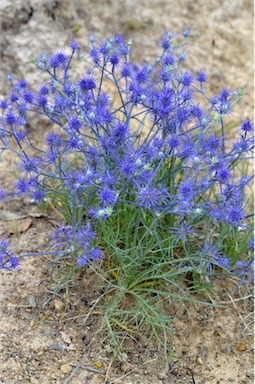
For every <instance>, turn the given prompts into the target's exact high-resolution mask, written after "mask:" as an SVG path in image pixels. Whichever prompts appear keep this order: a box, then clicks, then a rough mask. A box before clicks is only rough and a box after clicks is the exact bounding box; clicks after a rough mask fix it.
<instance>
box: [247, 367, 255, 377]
mask: <svg viewBox="0 0 255 384" xmlns="http://www.w3.org/2000/svg"><path fill="white" fill-rule="evenodd" d="M246 376H247V377H249V378H251V379H254V370H253V369H247V371H246Z"/></svg>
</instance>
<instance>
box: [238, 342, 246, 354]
mask: <svg viewBox="0 0 255 384" xmlns="http://www.w3.org/2000/svg"><path fill="white" fill-rule="evenodd" d="M235 347H236V350H237V351H238V352H245V351H246V350H247V346H246V345H245V344H244V343H237V344H236V345H235Z"/></svg>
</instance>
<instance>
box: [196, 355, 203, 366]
mask: <svg viewBox="0 0 255 384" xmlns="http://www.w3.org/2000/svg"><path fill="white" fill-rule="evenodd" d="M197 363H198V364H200V365H204V360H203V359H201V357H198V358H197Z"/></svg>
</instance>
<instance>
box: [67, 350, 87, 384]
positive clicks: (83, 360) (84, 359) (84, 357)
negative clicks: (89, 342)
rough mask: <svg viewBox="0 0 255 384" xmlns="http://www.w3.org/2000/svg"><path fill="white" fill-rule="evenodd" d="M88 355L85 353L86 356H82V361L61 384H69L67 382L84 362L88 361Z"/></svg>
mask: <svg viewBox="0 0 255 384" xmlns="http://www.w3.org/2000/svg"><path fill="white" fill-rule="evenodd" d="M88 354H89V352H88V353H86V355H84V356H83V359H82V361H81V362H80V363H79V364H78V365H77V366H76V368H74V370H73V371H72V373H71V375H70V376H68V377H67V378H66V379H65V381H64V382H63V384H67V383H69V381H70V380H71V378H72V377H73V376H74V375H75V373H76V372H77V371H78V370H79V369H80V368H81V367H82V365H83V363H85V361H87V360H88Z"/></svg>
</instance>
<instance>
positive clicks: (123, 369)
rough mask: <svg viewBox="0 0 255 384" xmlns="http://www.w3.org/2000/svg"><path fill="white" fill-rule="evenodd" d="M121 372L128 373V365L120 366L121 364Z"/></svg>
mask: <svg viewBox="0 0 255 384" xmlns="http://www.w3.org/2000/svg"><path fill="white" fill-rule="evenodd" d="M121 370H122V372H124V373H126V372H128V371H129V370H130V365H129V364H127V363H122V364H121Z"/></svg>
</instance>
